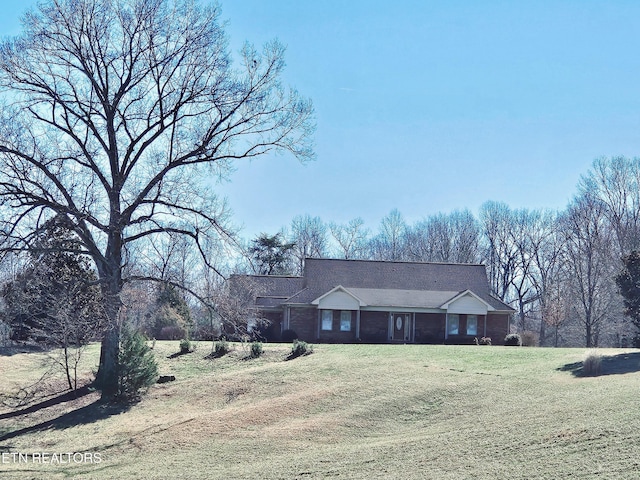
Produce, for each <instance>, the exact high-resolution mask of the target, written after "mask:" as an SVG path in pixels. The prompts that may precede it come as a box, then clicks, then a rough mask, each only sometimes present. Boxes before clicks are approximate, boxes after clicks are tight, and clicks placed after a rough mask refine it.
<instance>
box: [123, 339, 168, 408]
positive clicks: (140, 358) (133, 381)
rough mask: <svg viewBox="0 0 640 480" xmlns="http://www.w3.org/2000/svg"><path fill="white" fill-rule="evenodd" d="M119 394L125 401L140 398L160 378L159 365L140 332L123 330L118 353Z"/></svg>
mask: <svg viewBox="0 0 640 480" xmlns="http://www.w3.org/2000/svg"><path fill="white" fill-rule="evenodd" d="M117 372H118V394H117V397H118V399H120V400H123V401H132V400H137V399H138V398H140V395H141V393H142V392H143V391H145V390H146V389H147V388H149V387H150V386H151V385H153V384H154V383H155V382H156V380H157V378H158V364H157V363H156V359H155V357H154V356H153V352H152V351H151V348H149V346H147V343H146V338H145V337H144V336H143V335H142V334H141V333H140V332H138V331H134V330H131V329H130V328H126V327H125V328H123V329H122V332H121V333H120V352H119V353H118V366H117Z"/></svg>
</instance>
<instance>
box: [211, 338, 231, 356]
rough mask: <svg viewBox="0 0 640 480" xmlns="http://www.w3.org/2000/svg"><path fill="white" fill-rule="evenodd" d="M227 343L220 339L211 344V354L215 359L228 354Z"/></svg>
mask: <svg viewBox="0 0 640 480" xmlns="http://www.w3.org/2000/svg"><path fill="white" fill-rule="evenodd" d="M230 350H231V349H230V347H229V342H227V341H226V340H225V339H224V338H221V339H220V340H218V341H217V342H215V343H214V344H213V352H214V354H215V356H216V357H222V356H224V355H226V354H227V353H229V351H230Z"/></svg>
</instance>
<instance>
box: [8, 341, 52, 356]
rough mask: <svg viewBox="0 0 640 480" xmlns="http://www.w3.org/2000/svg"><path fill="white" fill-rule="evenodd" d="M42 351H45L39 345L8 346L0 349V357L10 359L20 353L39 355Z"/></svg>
mask: <svg viewBox="0 0 640 480" xmlns="http://www.w3.org/2000/svg"><path fill="white" fill-rule="evenodd" d="M44 351H46V349H44V348H42V347H41V346H39V345H30V344H25V345H9V346H2V347H0V357H11V356H13V355H18V354H20V353H39V352H44Z"/></svg>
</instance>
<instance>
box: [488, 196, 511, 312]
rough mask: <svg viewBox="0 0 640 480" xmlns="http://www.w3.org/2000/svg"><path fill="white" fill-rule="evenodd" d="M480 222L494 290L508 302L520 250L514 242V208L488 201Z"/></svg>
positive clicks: (489, 274)
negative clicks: (512, 210)
mask: <svg viewBox="0 0 640 480" xmlns="http://www.w3.org/2000/svg"><path fill="white" fill-rule="evenodd" d="M480 223H481V224H482V229H483V233H484V237H485V241H486V253H485V258H486V262H487V269H488V272H487V273H488V276H489V282H490V285H491V288H492V290H493V292H494V293H495V294H496V295H497V296H498V298H500V300H503V301H507V302H508V301H510V300H511V299H510V298H508V297H509V287H510V286H511V285H512V282H513V279H514V277H515V275H516V263H517V260H518V252H517V248H516V247H515V245H514V244H513V241H512V230H513V227H514V225H513V223H514V222H513V216H512V213H511V209H510V208H509V206H508V205H507V204H505V203H501V202H486V203H484V204H483V205H482V206H481V207H480Z"/></svg>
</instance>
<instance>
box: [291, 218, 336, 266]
mask: <svg viewBox="0 0 640 480" xmlns="http://www.w3.org/2000/svg"><path fill="white" fill-rule="evenodd" d="M289 240H290V242H291V243H292V244H293V245H294V246H293V249H292V250H291V253H292V254H293V256H294V257H295V258H296V260H297V267H296V269H297V272H296V273H297V274H298V275H301V274H302V272H303V271H304V259H305V258H322V257H324V256H326V253H327V226H326V225H325V224H324V223H323V222H322V219H320V217H312V216H311V215H309V214H306V215H298V216H296V217H294V219H293V220H292V221H291V234H290V235H289Z"/></svg>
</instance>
